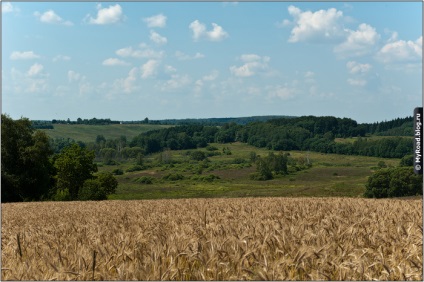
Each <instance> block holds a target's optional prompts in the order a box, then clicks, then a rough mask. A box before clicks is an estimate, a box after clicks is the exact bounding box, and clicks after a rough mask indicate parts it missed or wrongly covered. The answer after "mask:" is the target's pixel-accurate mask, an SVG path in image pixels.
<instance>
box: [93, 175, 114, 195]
mask: <svg viewBox="0 0 424 282" xmlns="http://www.w3.org/2000/svg"><path fill="white" fill-rule="evenodd" d="M97 180H98V181H99V183H100V187H101V188H102V189H103V190H104V191H105V193H106V195H110V194H115V192H116V188H118V181H117V180H116V178H115V177H114V176H113V174H112V173H110V172H101V173H99V174H98V175H97Z"/></svg>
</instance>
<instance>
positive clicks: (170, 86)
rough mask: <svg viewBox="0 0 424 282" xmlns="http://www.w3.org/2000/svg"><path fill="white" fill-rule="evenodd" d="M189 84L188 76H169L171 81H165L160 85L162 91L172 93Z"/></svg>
mask: <svg viewBox="0 0 424 282" xmlns="http://www.w3.org/2000/svg"><path fill="white" fill-rule="evenodd" d="M190 82H191V79H190V77H189V76H188V75H179V74H173V75H171V79H169V80H167V81H166V82H165V83H164V84H163V85H162V91H173V90H177V89H179V88H182V87H184V86H187V85H188V84H189V83H190Z"/></svg>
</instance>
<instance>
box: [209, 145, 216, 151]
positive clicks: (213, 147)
mask: <svg viewBox="0 0 424 282" xmlns="http://www.w3.org/2000/svg"><path fill="white" fill-rule="evenodd" d="M206 150H208V151H217V150H218V148H217V147H215V146H212V145H209V146H207V147H206Z"/></svg>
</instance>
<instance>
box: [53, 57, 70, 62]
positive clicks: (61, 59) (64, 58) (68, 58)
mask: <svg viewBox="0 0 424 282" xmlns="http://www.w3.org/2000/svg"><path fill="white" fill-rule="evenodd" d="M69 60H71V57H69V56H66V55H57V56H56V57H54V58H53V62H58V61H69Z"/></svg>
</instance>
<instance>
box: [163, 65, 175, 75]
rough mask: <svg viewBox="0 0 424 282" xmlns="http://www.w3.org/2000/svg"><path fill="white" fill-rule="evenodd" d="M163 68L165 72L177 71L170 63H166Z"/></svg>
mask: <svg viewBox="0 0 424 282" xmlns="http://www.w3.org/2000/svg"><path fill="white" fill-rule="evenodd" d="M164 69H165V72H166V73H173V72H176V71H177V69H176V68H174V67H173V66H171V65H166V66H165V67H164Z"/></svg>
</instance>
